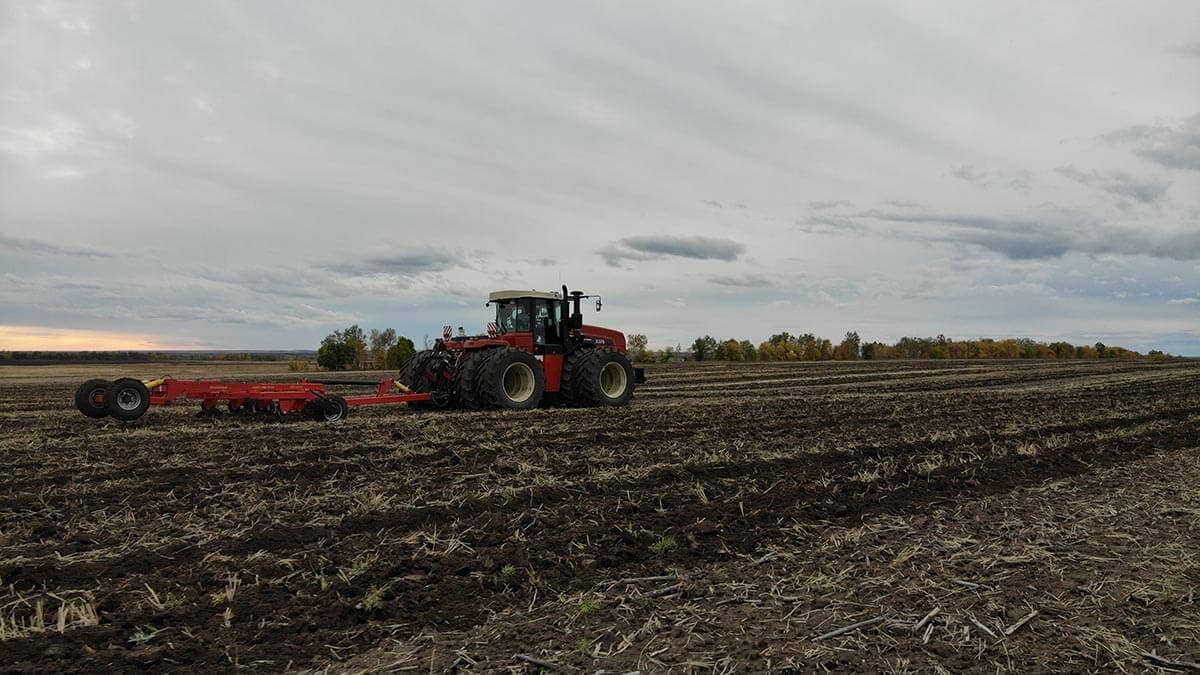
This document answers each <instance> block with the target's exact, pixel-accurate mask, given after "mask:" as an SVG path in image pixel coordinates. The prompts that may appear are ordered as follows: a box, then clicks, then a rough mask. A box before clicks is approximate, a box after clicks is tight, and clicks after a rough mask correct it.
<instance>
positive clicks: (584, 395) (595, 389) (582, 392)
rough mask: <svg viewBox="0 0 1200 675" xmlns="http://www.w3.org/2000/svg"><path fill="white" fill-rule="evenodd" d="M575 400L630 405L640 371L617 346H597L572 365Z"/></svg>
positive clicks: (587, 402) (572, 387)
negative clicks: (636, 370)
mask: <svg viewBox="0 0 1200 675" xmlns="http://www.w3.org/2000/svg"><path fill="white" fill-rule="evenodd" d="M571 370H572V372H571V381H570V382H569V383H568V384H569V385H570V388H571V391H572V395H573V397H574V400H575V401H576V402H577V403H579V404H582V405H605V406H618V405H627V404H628V403H629V399H631V398H633V387H634V384H635V381H636V379H635V376H636V373H635V372H634V370H633V364H632V363H630V362H629V359H628V358H626V356H625V355H624V354H622V353H621V352H618V351H616V350H613V349H593V350H589V352H588V353H585V355H584V356H583V357H582V358H581V359H579V360H578V361H577V362H576V363H575V364H574V368H572V369H571Z"/></svg>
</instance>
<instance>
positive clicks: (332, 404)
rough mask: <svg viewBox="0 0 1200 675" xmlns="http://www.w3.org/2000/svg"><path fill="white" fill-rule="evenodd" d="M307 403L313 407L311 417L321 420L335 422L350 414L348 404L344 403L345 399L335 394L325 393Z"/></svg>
mask: <svg viewBox="0 0 1200 675" xmlns="http://www.w3.org/2000/svg"><path fill="white" fill-rule="evenodd" d="M309 405H310V406H311V407H312V408H313V409H314V410H313V417H315V418H316V419H318V420H320V421H322V422H337V421H340V420H344V419H346V417H348V416H349V415H350V406H349V405H347V404H346V399H344V398H342V397H341V396H338V395H337V394H326V395H324V396H322V397H320V398H318V399H316V400H314V401H313V402H312V403H310V404H309Z"/></svg>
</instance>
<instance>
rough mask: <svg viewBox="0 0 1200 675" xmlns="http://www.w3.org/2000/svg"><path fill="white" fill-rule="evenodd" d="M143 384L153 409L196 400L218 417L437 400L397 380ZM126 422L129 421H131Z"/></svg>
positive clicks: (159, 381) (165, 380) (160, 380)
mask: <svg viewBox="0 0 1200 675" xmlns="http://www.w3.org/2000/svg"><path fill="white" fill-rule="evenodd" d="M134 382H135V383H136V382H137V381H136V380H135V381H134ZM141 383H142V385H144V386H145V390H144V391H147V392H148V393H149V395H150V398H149V405H150V406H156V405H161V406H166V405H173V404H175V403H177V402H179V401H183V400H193V401H200V409H201V410H203V411H205V412H210V413H215V412H216V411H217V407H218V406H219V405H220V404H221V402H226V403H227V404H228V406H229V410H230V411H231V412H241V411H246V412H273V413H275V414H277V415H279V416H287V415H290V414H292V413H296V412H300V411H303V410H305V409H306V408H309V407H310V406H312V405H314V404H316V405H318V406H327V405H328V403H329V402H330V401H331V400H337V401H340V402H341V403H344V406H345V408H350V407H355V406H364V405H391V404H397V403H415V402H419V401H431V400H433V394H432V393H430V392H414V391H411V390H409V389H408V387H406V386H404V385H403V384H401V383H400V382H398V381H396V380H394V379H393V380H383V381H382V382H376V381H368V382H363V381H352V380H307V379H305V380H301V381H299V382H221V381H218V380H181V379H175V378H173V377H162V378H158V379H156V380H142V381H141ZM329 385H350V386H354V385H359V386H362V385H370V386H374V387H376V390H375V393H374V394H359V395H352V396H338V395H334V394H331V393H330V392H329ZM110 391H111V390H110ZM93 398H94V402H95V403H96V404H97V405H103V404H104V403H105V401H104V400H103V398H104V397H103V396H98V397H93ZM147 407H148V406H147ZM345 408H343V412H342V414H340V415H338V416H336V417H333V418H330V417H327V418H326V419H327V420H330V421H332V420H333V419H341V417H344V413H345V412H348V410H346V409H345ZM135 414H136V413H135ZM138 416H140V415H138ZM125 419H126V421H128V419H129V418H128V417H127V418H125Z"/></svg>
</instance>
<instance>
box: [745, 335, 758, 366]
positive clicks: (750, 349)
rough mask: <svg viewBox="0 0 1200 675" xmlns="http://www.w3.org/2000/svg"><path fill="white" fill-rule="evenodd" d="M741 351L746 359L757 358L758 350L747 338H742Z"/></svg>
mask: <svg viewBox="0 0 1200 675" xmlns="http://www.w3.org/2000/svg"><path fill="white" fill-rule="evenodd" d="M741 345H742V353H743V354H745V355H746V360H747V361H757V360H758V350H757V349H755V348H754V343H753V342H751V341H749V340H742V341H741Z"/></svg>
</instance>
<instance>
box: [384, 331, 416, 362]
mask: <svg viewBox="0 0 1200 675" xmlns="http://www.w3.org/2000/svg"><path fill="white" fill-rule="evenodd" d="M416 352H417V350H416V345H414V344H413V341H412V340H409V339H408V338H406V337H404V336H403V335H401V336H400V337H398V338H396V341H395V343H394V344H393V345H392V346H391V347H388V348H387V362H386V366H387V369H388V370H399V369H400V366H402V365H404V362H405V361H407V360H408V359H409V357H411V356H412V355H413V354H415V353H416Z"/></svg>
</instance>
